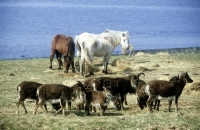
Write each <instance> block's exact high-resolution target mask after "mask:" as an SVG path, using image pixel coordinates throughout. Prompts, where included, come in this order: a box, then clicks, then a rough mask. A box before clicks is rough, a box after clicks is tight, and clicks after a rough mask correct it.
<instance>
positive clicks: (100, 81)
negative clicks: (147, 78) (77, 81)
mask: <svg viewBox="0 0 200 130" xmlns="http://www.w3.org/2000/svg"><path fill="white" fill-rule="evenodd" d="M141 74H143V75H144V73H139V74H138V75H134V74H132V75H129V77H122V78H110V77H99V78H96V79H92V80H91V82H90V83H88V82H87V83H88V84H89V85H88V87H90V88H91V86H90V85H92V87H93V89H94V90H98V91H103V86H105V87H106V86H110V87H111V88H110V91H111V93H112V94H113V95H118V94H120V97H121V110H123V109H124V108H123V102H124V101H126V94H128V93H135V92H136V87H137V85H138V83H139V77H140V75H141ZM84 84H85V83H84ZM126 103H127V102H126Z"/></svg>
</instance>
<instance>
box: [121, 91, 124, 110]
mask: <svg viewBox="0 0 200 130" xmlns="http://www.w3.org/2000/svg"><path fill="white" fill-rule="evenodd" d="M123 103H124V95H123V96H121V110H122V111H123V110H124V106H123Z"/></svg>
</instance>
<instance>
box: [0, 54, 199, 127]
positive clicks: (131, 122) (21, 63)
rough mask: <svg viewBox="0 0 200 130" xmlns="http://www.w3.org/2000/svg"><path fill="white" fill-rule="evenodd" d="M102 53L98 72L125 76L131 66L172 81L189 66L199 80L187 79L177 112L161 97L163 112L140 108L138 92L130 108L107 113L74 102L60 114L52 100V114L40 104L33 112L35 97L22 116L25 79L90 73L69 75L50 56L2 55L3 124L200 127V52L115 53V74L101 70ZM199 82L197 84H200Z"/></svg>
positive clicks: (68, 79) (57, 79)
mask: <svg viewBox="0 0 200 130" xmlns="http://www.w3.org/2000/svg"><path fill="white" fill-rule="evenodd" d="M101 61H102V58H95V60H94V65H95V66H94V67H95V76H111V77H117V76H124V73H125V72H127V71H129V72H133V73H135V74H137V73H140V72H144V73H145V76H141V77H140V78H141V79H142V80H144V81H145V82H149V81H150V80H154V79H164V80H168V78H169V76H171V75H178V73H180V72H183V71H184V72H185V71H187V72H188V74H189V75H190V77H191V78H192V79H193V80H194V83H193V84H187V85H186V86H185V88H184V92H183V93H182V95H181V97H180V100H179V111H178V112H176V111H175V105H174V102H173V104H172V112H167V108H168V106H167V105H168V101H161V106H160V111H157V110H153V113H152V114H149V113H148V111H147V108H145V109H144V110H140V108H139V107H138V106H137V105H136V101H135V100H136V99H135V97H136V96H135V95H134V94H129V95H128V96H127V99H128V105H125V110H124V111H115V110H114V109H113V107H112V106H109V108H108V109H107V110H106V111H105V115H104V116H102V117H101V116H99V115H96V114H94V113H91V115H90V116H87V117H85V116H84V111H81V112H77V111H76V110H75V105H74V103H72V105H73V106H72V110H71V111H69V110H67V112H66V115H65V116H63V115H62V113H61V114H58V115H57V116H54V112H55V111H53V110H51V106H50V105H49V104H48V110H49V111H50V112H49V113H48V114H46V115H45V114H43V113H42V110H41V109H40V108H39V109H38V113H37V115H33V110H34V108H35V102H32V101H30V100H26V101H25V105H26V107H27V110H28V114H24V110H23V108H22V107H21V106H20V113H19V116H16V114H15V112H16V102H17V100H18V94H17V92H16V87H17V85H18V84H19V83H20V82H22V81H24V80H28V81H36V82H40V83H43V84H45V83H59V84H66V85H68V84H70V83H72V82H74V81H77V80H81V81H84V80H85V77H82V76H80V75H79V74H78V72H77V73H76V74H73V73H71V70H70V73H68V74H64V73H63V71H58V70H57V68H58V66H57V62H56V60H55V59H54V61H53V68H54V70H50V69H48V66H49V59H48V58H41V59H40V58H38V59H25V60H0V129H2V130H7V129H12V130H13V129H18V130H19V129H20V130H21V129H26V130H27V129H33V130H36V129H47V130H49V129H56V130H57V129H77V130H79V129H81V130H84V129H94V130H95V129H96V130H107V129H108V130H110V129H111V130H112V129H113V130H116V129H123V130H126V129H127V130H130V129H133V130H135V129H151V130H157V129H159V130H160V129H161V130H162V129H164V130H165V129H168V130H171V129H172V130H178V129H183V130H185V129H191V130H196V129H199V128H200V113H199V111H200V100H199V99H200V98H199V91H200V76H199V75H200V54H184V53H180V54H178V53H177V54H168V53H162V52H161V53H158V54H145V53H137V54H136V55H134V56H112V57H111V59H110V63H109V67H108V70H109V74H108V75H105V74H102V73H101V68H102V65H101ZM195 84H196V86H195Z"/></svg>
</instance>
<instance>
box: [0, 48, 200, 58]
mask: <svg viewBox="0 0 200 130" xmlns="http://www.w3.org/2000/svg"><path fill="white" fill-rule="evenodd" d="M138 52H144V53H147V54H157V53H159V52H166V53H169V54H178V53H184V54H199V53H200V47H187V48H169V49H148V50H133V52H132V53H131V54H129V52H127V53H128V54H127V55H135V54H137V53H138ZM113 53H114V54H112V56H120V55H122V54H121V52H120V51H114V52H113ZM37 58H49V57H32V58H29V57H21V58H10V59H0V60H26V59H37Z"/></svg>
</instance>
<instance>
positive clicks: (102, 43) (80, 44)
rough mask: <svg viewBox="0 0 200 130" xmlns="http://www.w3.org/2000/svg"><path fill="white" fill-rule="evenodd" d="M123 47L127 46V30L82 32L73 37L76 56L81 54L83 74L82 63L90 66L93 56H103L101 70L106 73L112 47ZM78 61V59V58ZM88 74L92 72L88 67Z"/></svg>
mask: <svg viewBox="0 0 200 130" xmlns="http://www.w3.org/2000/svg"><path fill="white" fill-rule="evenodd" d="M119 44H121V45H122V48H123V49H128V47H129V44H130V43H129V35H128V32H121V31H113V30H107V31H105V32H103V33H101V34H91V33H87V32H84V33H82V34H80V35H79V36H76V38H75V45H76V47H77V49H78V52H77V54H78V55H77V56H81V62H80V74H82V75H83V63H84V61H86V62H87V64H88V65H90V67H92V61H93V58H94V56H97V57H103V70H102V72H103V73H105V74H107V73H108V72H107V65H108V61H109V59H110V56H111V55H112V52H113V51H114V49H115V48H116V47H117V46H118V45H119ZM78 61H79V60H78ZM90 74H93V72H92V69H90Z"/></svg>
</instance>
